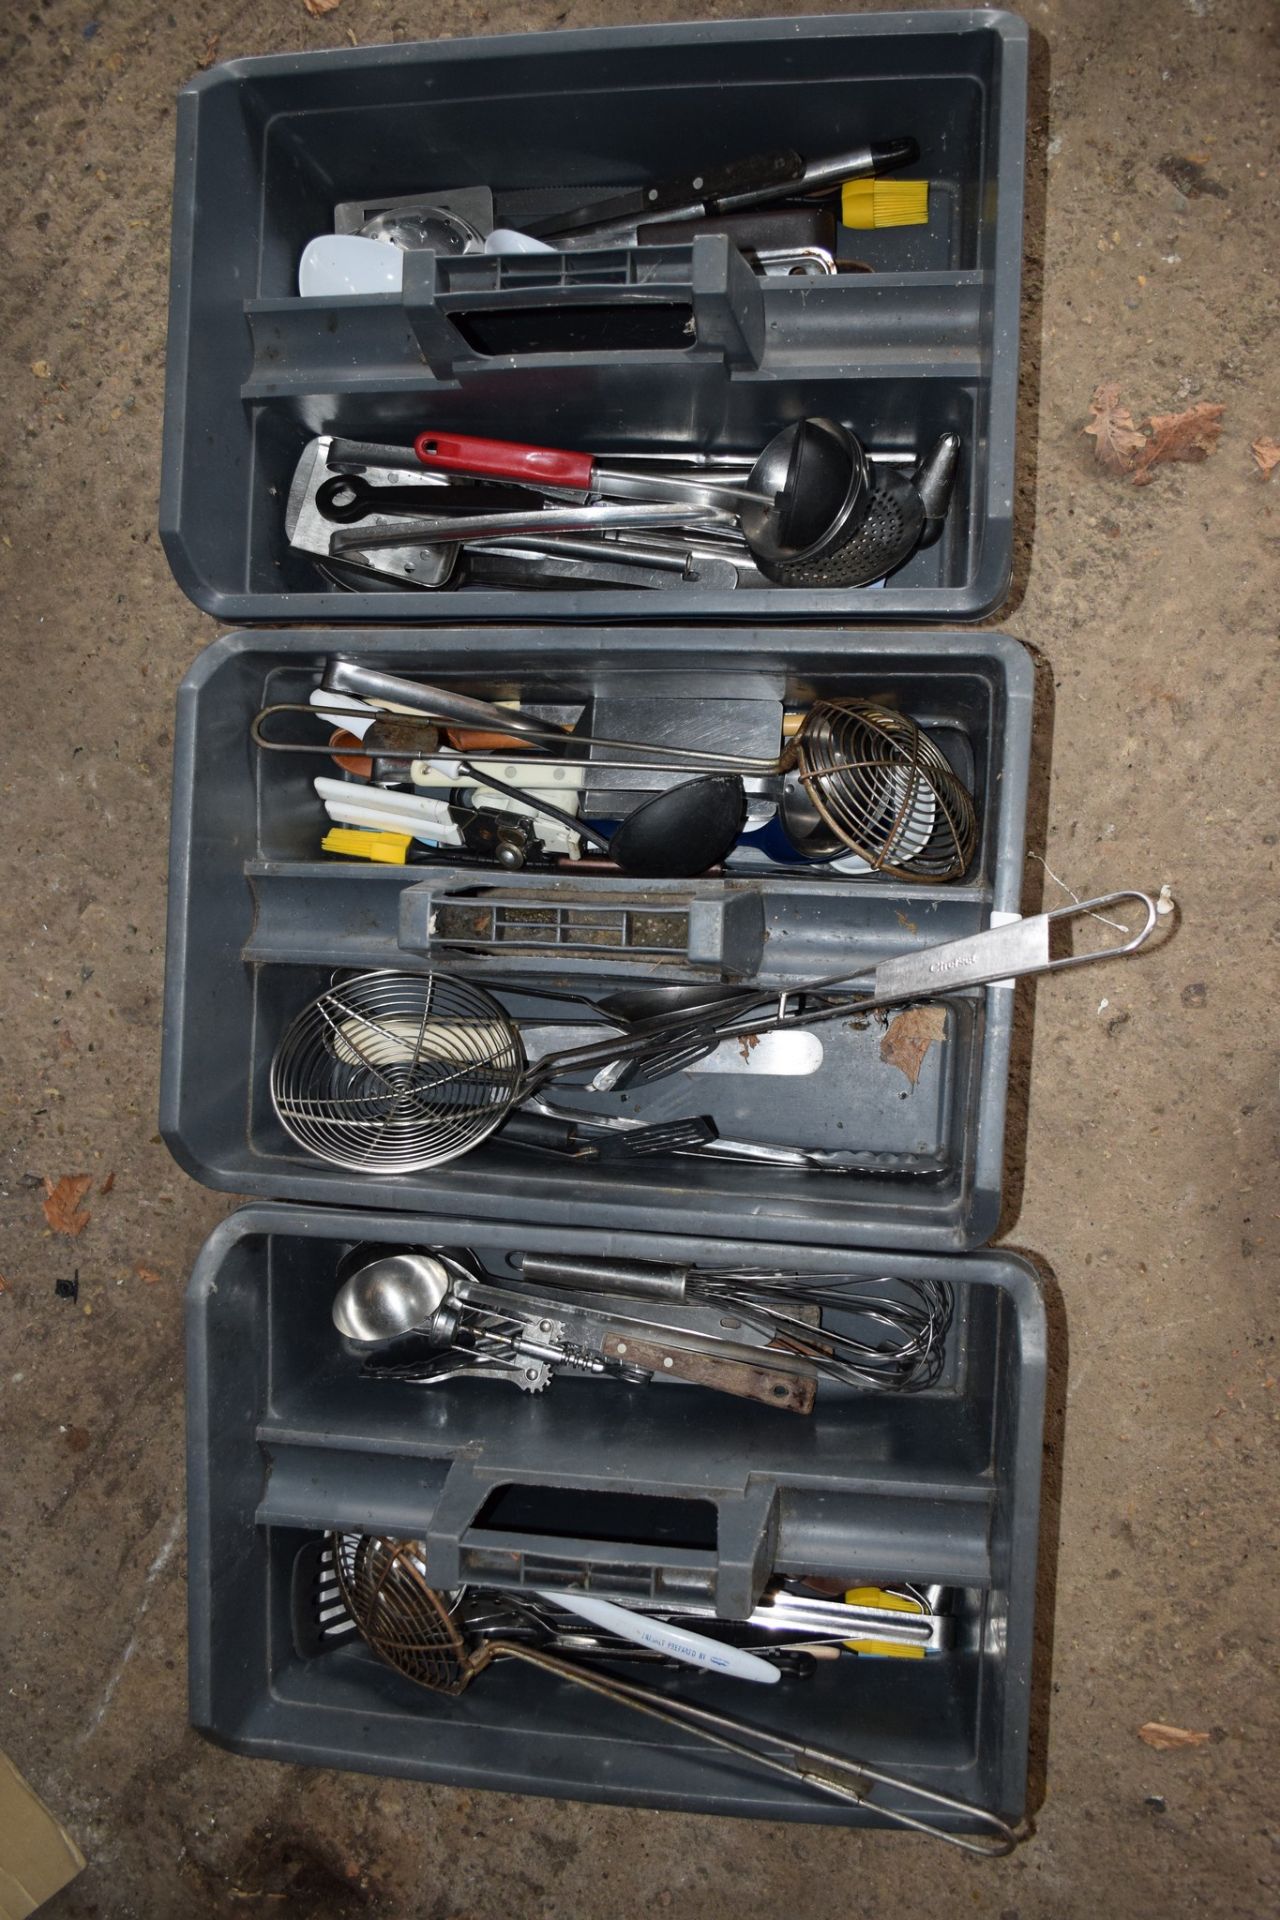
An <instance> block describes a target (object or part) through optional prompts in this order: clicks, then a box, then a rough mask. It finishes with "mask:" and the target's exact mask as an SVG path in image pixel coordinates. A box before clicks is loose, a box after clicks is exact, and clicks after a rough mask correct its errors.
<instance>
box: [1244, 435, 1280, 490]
mask: <svg viewBox="0 0 1280 1920" xmlns="http://www.w3.org/2000/svg"><path fill="white" fill-rule="evenodd" d="M1249 451H1250V453H1251V454H1252V455H1253V457H1254V459H1255V460H1256V461H1257V463H1258V471H1259V473H1260V474H1261V475H1262V477H1263V479H1264V480H1269V479H1270V478H1271V472H1272V469H1273V468H1274V467H1280V440H1273V439H1271V437H1270V435H1267V434H1264V435H1263V437H1262V439H1261V440H1255V441H1254V443H1253V445H1252V446H1251V447H1250V449H1249Z"/></svg>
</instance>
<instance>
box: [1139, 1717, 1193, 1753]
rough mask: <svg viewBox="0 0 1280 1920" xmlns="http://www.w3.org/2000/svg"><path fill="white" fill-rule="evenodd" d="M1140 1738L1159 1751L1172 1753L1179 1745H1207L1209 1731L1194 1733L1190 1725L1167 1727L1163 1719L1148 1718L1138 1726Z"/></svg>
mask: <svg viewBox="0 0 1280 1920" xmlns="http://www.w3.org/2000/svg"><path fill="white" fill-rule="evenodd" d="M1138 1738H1139V1740H1145V1741H1146V1743H1147V1745H1148V1746H1149V1747H1154V1748H1155V1750H1156V1752H1157V1753H1172V1752H1173V1751H1174V1750H1175V1749H1177V1748H1179V1747H1205V1746H1207V1745H1208V1744H1209V1739H1210V1736H1209V1735H1208V1734H1207V1733H1193V1732H1192V1731H1191V1729H1190V1728H1189V1727H1167V1726H1165V1724H1164V1722H1163V1721H1162V1720H1148V1721H1147V1722H1146V1724H1145V1725H1144V1726H1141V1727H1139V1728H1138Z"/></svg>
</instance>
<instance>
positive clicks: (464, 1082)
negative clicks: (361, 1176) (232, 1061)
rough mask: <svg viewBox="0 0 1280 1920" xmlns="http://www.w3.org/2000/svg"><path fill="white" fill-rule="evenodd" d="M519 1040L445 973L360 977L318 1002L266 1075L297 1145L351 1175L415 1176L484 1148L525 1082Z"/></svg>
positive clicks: (494, 1006) (496, 1010) (489, 1003)
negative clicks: (427, 1168) (481, 1146)
mask: <svg viewBox="0 0 1280 1920" xmlns="http://www.w3.org/2000/svg"><path fill="white" fill-rule="evenodd" d="M525 1068H526V1061H525V1052H524V1047H523V1045H522V1044H521V1040H520V1032H519V1029H518V1027H517V1026H516V1025H515V1023H514V1021H512V1020H511V1019H509V1017H508V1016H507V1014H506V1012H505V1011H504V1010H503V1008H502V1007H500V1006H499V1004H498V1002H497V1001H496V1000H494V999H493V998H492V997H491V996H490V995H489V994H487V993H486V992H485V991H484V989H483V988H482V987H477V986H473V985H472V984H471V982H470V981H468V980H461V979H458V978H456V977H455V976H454V975H452V974H444V973H427V974H407V973H384V972H379V973H362V974H357V975H356V976H355V977H354V978H353V979H350V980H345V981H342V982H341V983H340V984H338V985H336V986H333V987H330V988H328V989H327V990H326V991H325V992H324V993H321V994H318V995H317V996H316V998H315V999H314V1000H312V1001H311V1002H310V1003H309V1004H308V1005H307V1006H305V1007H304V1008H303V1009H302V1011H301V1013H299V1014H298V1016H297V1017H296V1019H295V1020H294V1021H293V1022H292V1023H291V1024H290V1026H289V1028H288V1030H287V1032H286V1033H285V1035H284V1038H283V1039H282V1040H281V1042H280V1045H279V1047H278V1048H277V1050H276V1055H275V1058H274V1060H273V1062H272V1066H271V1099H272V1103H273V1105H274V1107H275V1110H276V1114H277V1116H278V1117H279V1120H280V1123H281V1125H282V1126H283V1127H284V1129H285V1131H286V1132H287V1133H289V1134H290V1135H291V1136H292V1138H293V1139H294V1140H296V1141H297V1142H298V1144H299V1146H303V1147H306V1148H307V1149H308V1150H309V1151H310V1152H311V1153H315V1154H319V1155H320V1157H321V1158H322V1159H324V1160H328V1161H329V1162H330V1163H331V1164H332V1165H334V1166H339V1167H347V1168H350V1169H351V1170H352V1171H353V1172H356V1173H412V1172H414V1171H416V1170H418V1169H420V1168H423V1167H432V1166H438V1165H439V1164H440V1163H441V1162H443V1161H446V1160H453V1159H456V1158H457V1156H458V1155H459V1154H462V1153H467V1152H469V1151H470V1149H471V1148H472V1147H476V1146H479V1144H480V1142H481V1141H482V1140H485V1139H487V1138H488V1136H489V1134H491V1133H492V1132H493V1130H494V1128H495V1127H496V1126H498V1125H499V1123H500V1122H501V1121H502V1119H503V1118H504V1117H505V1115H506V1114H507V1112H508V1111H509V1110H510V1107H511V1105H512V1102H513V1100H514V1099H515V1097H516V1094H517V1091H518V1089H519V1088H520V1086H521V1083H522V1080H523V1076H524V1073H525Z"/></svg>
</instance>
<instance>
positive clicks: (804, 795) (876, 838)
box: [783, 700, 978, 881]
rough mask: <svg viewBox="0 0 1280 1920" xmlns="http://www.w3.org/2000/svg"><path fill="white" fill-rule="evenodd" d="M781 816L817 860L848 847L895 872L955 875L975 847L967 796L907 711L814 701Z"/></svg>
mask: <svg viewBox="0 0 1280 1920" xmlns="http://www.w3.org/2000/svg"><path fill="white" fill-rule="evenodd" d="M795 751H796V770H795V774H794V776H793V780H792V783H791V784H789V786H788V788H787V789H786V790H785V791H784V796H783V823H784V825H785V826H786V828H787V831H788V833H789V834H790V835H791V837H792V839H793V840H794V841H795V843H796V847H797V851H798V852H801V853H808V854H810V855H812V856H813V857H814V858H823V857H825V856H827V855H829V854H832V853H836V852H840V851H843V850H845V849H848V850H849V851H851V852H853V853H856V854H857V855H858V856H859V857H860V858H861V859H863V860H865V861H866V863H867V865H868V866H869V867H872V868H874V869H875V870H877V871H878V872H882V873H888V874H891V875H893V876H894V877H895V878H897V879H902V880H906V879H920V880H934V881H938V880H957V879H959V878H960V876H961V875H962V874H964V873H965V872H966V871H967V870H968V867H969V864H970V862H971V861H972V859H973V856H974V853H975V852H976V850H977V845H978V817H977V813H976V810H975V808H974V804H973V798H972V796H971V794H970V793H969V791H968V789H967V787H966V786H965V785H964V783H963V781H961V780H960V778H959V777H958V775H957V774H956V772H955V770H954V769H953V768H952V766H951V765H950V763H949V761H948V760H947V758H946V756H945V755H944V754H943V753H942V751H941V749H940V748H939V747H938V746H937V745H936V744H935V742H934V741H933V740H931V739H930V737H929V736H928V734H926V733H924V732H922V731H921V729H920V728H919V727H918V726H917V725H916V723H915V721H914V720H912V719H911V718H910V716H909V715H907V714H905V713H894V712H892V711H890V710H889V709H888V708H887V707H877V706H872V705H871V704H870V702H868V701H865V700H819V701H816V702H815V703H814V705H813V706H811V707H809V708H808V709H807V711H806V713H805V716H804V721H803V724H802V725H801V728H800V731H799V733H798V735H797V736H796V741H795Z"/></svg>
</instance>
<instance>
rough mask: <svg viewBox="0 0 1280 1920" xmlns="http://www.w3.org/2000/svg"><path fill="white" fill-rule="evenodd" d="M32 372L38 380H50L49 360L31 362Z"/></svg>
mask: <svg viewBox="0 0 1280 1920" xmlns="http://www.w3.org/2000/svg"><path fill="white" fill-rule="evenodd" d="M31 371H32V373H34V375H35V377H36V379H37V380H47V379H48V378H49V362H48V361H47V360H33V361H32V362H31Z"/></svg>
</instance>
